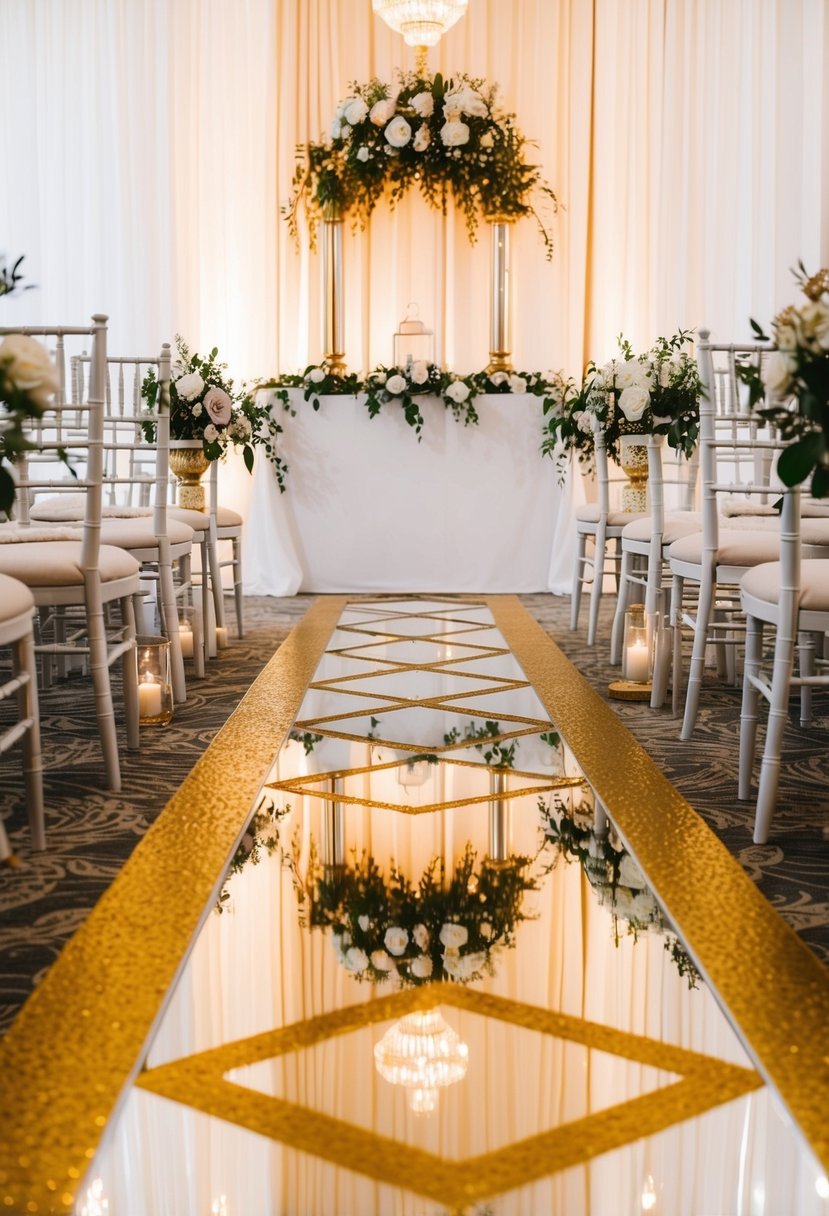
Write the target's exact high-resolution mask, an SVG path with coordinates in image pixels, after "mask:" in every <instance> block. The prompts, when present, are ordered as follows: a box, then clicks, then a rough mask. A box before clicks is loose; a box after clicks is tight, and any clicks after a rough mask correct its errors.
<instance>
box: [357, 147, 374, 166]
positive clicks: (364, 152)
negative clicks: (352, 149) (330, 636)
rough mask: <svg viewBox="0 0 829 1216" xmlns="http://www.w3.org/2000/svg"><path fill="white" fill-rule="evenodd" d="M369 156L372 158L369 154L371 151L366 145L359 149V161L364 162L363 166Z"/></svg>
mask: <svg viewBox="0 0 829 1216" xmlns="http://www.w3.org/2000/svg"><path fill="white" fill-rule="evenodd" d="M369 156H371V153H370V152H369V150H368V148H367V147H366V146H365V144H363V146H362V147H361V148H358V149H357V160H361V161H362V162H363V164H365V163H366V161H367V160H368V158H369Z"/></svg>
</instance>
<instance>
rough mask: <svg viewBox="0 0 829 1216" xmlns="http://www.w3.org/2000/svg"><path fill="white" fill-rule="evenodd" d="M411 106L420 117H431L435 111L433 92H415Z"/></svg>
mask: <svg viewBox="0 0 829 1216" xmlns="http://www.w3.org/2000/svg"><path fill="white" fill-rule="evenodd" d="M411 107H412V109H413V110H414V112H415V114H417V116H418V118H431V117H432V115H433V114H434V112H435V99H434V97H433V96H432V94H431V93H415V95H414V97H413V98H412V100H411Z"/></svg>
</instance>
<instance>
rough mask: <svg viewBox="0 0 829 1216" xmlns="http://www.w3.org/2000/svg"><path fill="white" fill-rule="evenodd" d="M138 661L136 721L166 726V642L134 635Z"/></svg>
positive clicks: (169, 691) (169, 696)
mask: <svg viewBox="0 0 829 1216" xmlns="http://www.w3.org/2000/svg"><path fill="white" fill-rule="evenodd" d="M135 655H136V660H137V663H138V721H139V723H140V725H141V726H166V725H167V723H168V722H170V721H172V717H173V685H172V680H171V678H170V643H169V642H168V641H167V639H166V638H162V637H139V638H136V639H135Z"/></svg>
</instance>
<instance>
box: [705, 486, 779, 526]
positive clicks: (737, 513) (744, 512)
mask: <svg viewBox="0 0 829 1216" xmlns="http://www.w3.org/2000/svg"><path fill="white" fill-rule="evenodd" d="M772 493H773V491H772ZM717 509H718V510H719V512H720V515H724V516H725V518H726V519H732V518H740V517H745V516H749V517H751V516H756V515H773V516H775V518H776V517H777V512H776V511H775V509H774V507H773V506H772V504H771V503H770V502H761V501H760V498H759V496H758V495H757V494H754V495H744V496H743V497H742V498H740V497H735V496H733V495H731V494H722V495H721V496H720V498H719V501H718V503H717ZM729 526H730V525H729Z"/></svg>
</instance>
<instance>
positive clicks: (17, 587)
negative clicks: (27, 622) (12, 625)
mask: <svg viewBox="0 0 829 1216" xmlns="http://www.w3.org/2000/svg"><path fill="white" fill-rule="evenodd" d="M34 606H35V601H34V599H33V598H32V593H31V591H30V590H29V588H28V587H27V586H26V585H25V584H24V583H21V582H19V581H18V579H16V578H9V577H8V575H6V574H0V621H11V620H14V618H15V617H16V616H20V615H21V614H22V613H24V612H31V610H32V608H34Z"/></svg>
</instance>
